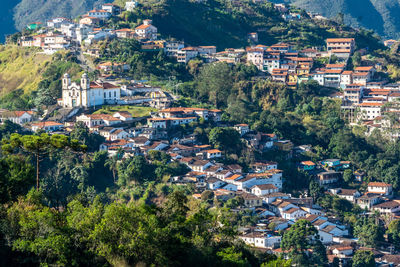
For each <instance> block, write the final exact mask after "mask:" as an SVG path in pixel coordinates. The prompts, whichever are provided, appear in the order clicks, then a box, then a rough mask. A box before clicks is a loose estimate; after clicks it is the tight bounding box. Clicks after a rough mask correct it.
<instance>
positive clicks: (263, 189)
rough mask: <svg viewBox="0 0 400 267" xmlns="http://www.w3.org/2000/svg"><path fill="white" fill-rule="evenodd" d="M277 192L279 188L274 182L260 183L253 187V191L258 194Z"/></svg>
mask: <svg viewBox="0 0 400 267" xmlns="http://www.w3.org/2000/svg"><path fill="white" fill-rule="evenodd" d="M275 192H278V188H277V187H276V186H274V185H273V184H260V185H255V186H253V187H252V188H251V193H252V194H254V195H256V196H264V195H267V194H272V193H275Z"/></svg>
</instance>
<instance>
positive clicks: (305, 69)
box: [296, 67, 310, 75]
mask: <svg viewBox="0 0 400 267" xmlns="http://www.w3.org/2000/svg"><path fill="white" fill-rule="evenodd" d="M296 72H297V75H306V74H309V73H310V68H309V67H300V68H297V69H296Z"/></svg>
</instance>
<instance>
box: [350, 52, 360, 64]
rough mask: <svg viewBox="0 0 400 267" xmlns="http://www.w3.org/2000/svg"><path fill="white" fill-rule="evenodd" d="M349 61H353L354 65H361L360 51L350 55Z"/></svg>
mask: <svg viewBox="0 0 400 267" xmlns="http://www.w3.org/2000/svg"><path fill="white" fill-rule="evenodd" d="M351 61H352V62H353V66H354V67H358V66H360V65H361V53H360V52H358V51H357V52H355V53H354V54H353V56H352V57H351Z"/></svg>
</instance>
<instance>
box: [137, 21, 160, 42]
mask: <svg viewBox="0 0 400 267" xmlns="http://www.w3.org/2000/svg"><path fill="white" fill-rule="evenodd" d="M152 23H153V22H152V20H150V19H145V20H144V21H143V24H142V25H140V26H137V27H136V28H135V33H136V35H137V36H138V37H139V38H140V39H149V40H156V39H157V28H156V27H154V26H153V25H152Z"/></svg>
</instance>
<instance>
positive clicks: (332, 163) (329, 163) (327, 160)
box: [321, 159, 340, 168]
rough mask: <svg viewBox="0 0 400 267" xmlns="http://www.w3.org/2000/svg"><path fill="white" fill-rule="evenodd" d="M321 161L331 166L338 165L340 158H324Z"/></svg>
mask: <svg viewBox="0 0 400 267" xmlns="http://www.w3.org/2000/svg"><path fill="white" fill-rule="evenodd" d="M321 163H322V165H326V166H328V167H331V168H332V167H336V166H338V165H340V159H324V160H323V161H321Z"/></svg>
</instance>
